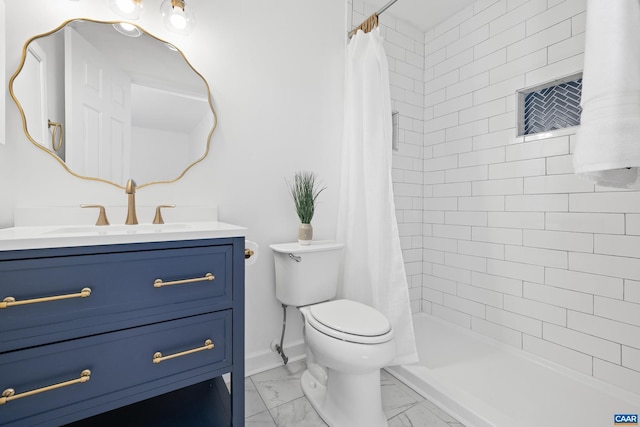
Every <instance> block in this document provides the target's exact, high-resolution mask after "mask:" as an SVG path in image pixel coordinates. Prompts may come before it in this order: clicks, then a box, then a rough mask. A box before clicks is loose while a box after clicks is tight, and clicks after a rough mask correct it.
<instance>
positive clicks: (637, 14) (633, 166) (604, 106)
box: [573, 0, 640, 188]
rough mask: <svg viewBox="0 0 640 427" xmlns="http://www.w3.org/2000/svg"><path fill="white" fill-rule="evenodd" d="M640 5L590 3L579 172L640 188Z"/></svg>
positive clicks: (619, 0)
mask: <svg viewBox="0 0 640 427" xmlns="http://www.w3.org/2000/svg"><path fill="white" fill-rule="evenodd" d="M639 55H640V2H639V1H638V0H616V1H610V0H588V2H587V27H586V43H585V63H584V73H583V89H582V102H581V103H582V117H581V124H580V129H579V130H578V132H577V135H576V147H575V150H574V154H573V167H574V170H575V173H577V174H580V175H583V176H585V177H587V178H589V179H592V180H594V181H595V182H596V183H598V184H601V185H606V186H613V187H624V188H640V174H639V173H638V168H639V167H640V56H639Z"/></svg>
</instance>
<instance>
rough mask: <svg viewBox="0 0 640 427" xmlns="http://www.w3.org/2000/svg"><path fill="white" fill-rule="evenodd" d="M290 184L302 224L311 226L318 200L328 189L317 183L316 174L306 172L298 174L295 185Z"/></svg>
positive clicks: (294, 181) (294, 180)
mask: <svg viewBox="0 0 640 427" xmlns="http://www.w3.org/2000/svg"><path fill="white" fill-rule="evenodd" d="M288 184H289V190H290V192H291V197H292V198H293V203H294V205H295V208H296V213H297V214H298V218H300V222H301V223H303V224H311V219H312V218H313V214H314V212H315V209H316V200H317V199H318V196H319V195H320V193H322V192H323V191H324V190H325V189H326V188H327V187H322V188H320V185H319V183H317V182H316V176H315V174H314V173H313V172H306V171H303V172H296V174H295V176H294V179H293V184H292V183H289V182H288Z"/></svg>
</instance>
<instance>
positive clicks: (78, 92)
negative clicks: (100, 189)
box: [9, 19, 217, 189]
mask: <svg viewBox="0 0 640 427" xmlns="http://www.w3.org/2000/svg"><path fill="white" fill-rule="evenodd" d="M9 93H10V94H11V97H12V98H13V100H14V102H15V103H16V105H17V107H18V110H20V115H21V117H22V123H23V128H24V132H25V134H26V136H27V138H28V139H29V140H30V141H31V142H32V143H33V144H34V145H35V146H36V147H38V148H40V149H42V150H44V151H45V152H47V153H48V154H50V155H51V156H52V157H53V158H54V159H55V160H57V161H58V162H59V163H60V164H61V165H62V166H63V167H64V168H65V169H66V170H67V171H68V172H70V173H71V174H73V175H74V176H76V177H79V178H83V179H89V180H96V181H102V182H106V183H109V184H112V185H114V186H116V187H119V188H123V189H124V186H125V185H126V182H127V180H129V179H133V180H135V181H136V183H137V188H138V189H139V188H142V187H145V186H147V185H151V184H157V183H169V182H174V181H177V180H178V179H180V178H181V177H182V176H184V174H185V173H186V172H187V171H188V170H189V169H190V168H191V167H193V166H194V165H195V164H196V163H198V162H200V161H202V160H203V159H204V158H205V157H206V156H207V154H208V152H209V146H210V143H211V136H212V135H213V131H214V130H215V128H216V125H217V117H216V113H215V110H214V108H213V104H212V102H211V91H210V88H209V84H208V83H207V81H206V80H205V79H204V77H203V76H202V75H201V74H200V73H199V72H198V71H196V70H195V68H193V66H192V65H191V63H190V62H189V61H188V60H187V58H186V56H185V55H184V54H183V53H182V52H181V51H180V50H179V49H177V48H176V47H175V46H173V45H172V44H171V43H168V42H166V41H164V40H161V39H160V38H158V37H156V36H154V35H152V34H150V33H148V32H147V31H145V30H144V29H143V28H141V27H139V26H137V25H134V24H128V23H121V22H116V21H97V20H91V19H72V20H69V21H66V22H64V23H63V24H61V25H60V26H58V27H57V28H55V29H53V30H51V31H49V32H47V33H44V34H39V35H36V36H34V37H32V38H30V39H29V40H27V42H26V43H25V45H24V47H23V51H22V60H21V61H20V65H19V66H18V69H17V70H16V72H15V73H14V74H13V76H12V77H11V79H10V80H9Z"/></svg>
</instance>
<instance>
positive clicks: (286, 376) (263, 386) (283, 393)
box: [251, 360, 307, 409]
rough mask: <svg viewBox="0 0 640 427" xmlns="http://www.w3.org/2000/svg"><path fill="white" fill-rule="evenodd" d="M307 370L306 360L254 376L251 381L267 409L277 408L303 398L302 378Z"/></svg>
mask: <svg viewBox="0 0 640 427" xmlns="http://www.w3.org/2000/svg"><path fill="white" fill-rule="evenodd" d="M305 369H307V365H306V364H305V362H304V360H301V361H297V362H292V363H289V364H287V365H286V366H279V367H277V368H274V369H271V370H268V371H265V372H261V373H259V374H256V375H253V376H252V377H251V380H252V381H253V384H255V386H256V389H257V390H258V393H259V394H260V396H261V397H262V400H263V401H264V404H265V405H266V406H267V408H269V409H271V408H275V407H276V406H280V405H282V404H285V403H288V402H291V401H292V400H295V399H297V398H299V397H302V396H303V393H302V385H301V384H300V377H301V376H302V373H303V372H304V371H305Z"/></svg>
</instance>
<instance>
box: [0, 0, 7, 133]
mask: <svg viewBox="0 0 640 427" xmlns="http://www.w3.org/2000/svg"><path fill="white" fill-rule="evenodd" d="M6 28H7V25H6V23H5V11H4V0H0V64H2V67H0V83H1V84H0V144H4V141H5V111H6V107H7V105H6V103H5V102H4V100H5V88H6V87H7V84H6V82H7V81H6V80H5V74H4V73H5V64H6V63H7V61H5V58H6V55H5V43H6V31H7V30H6Z"/></svg>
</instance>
